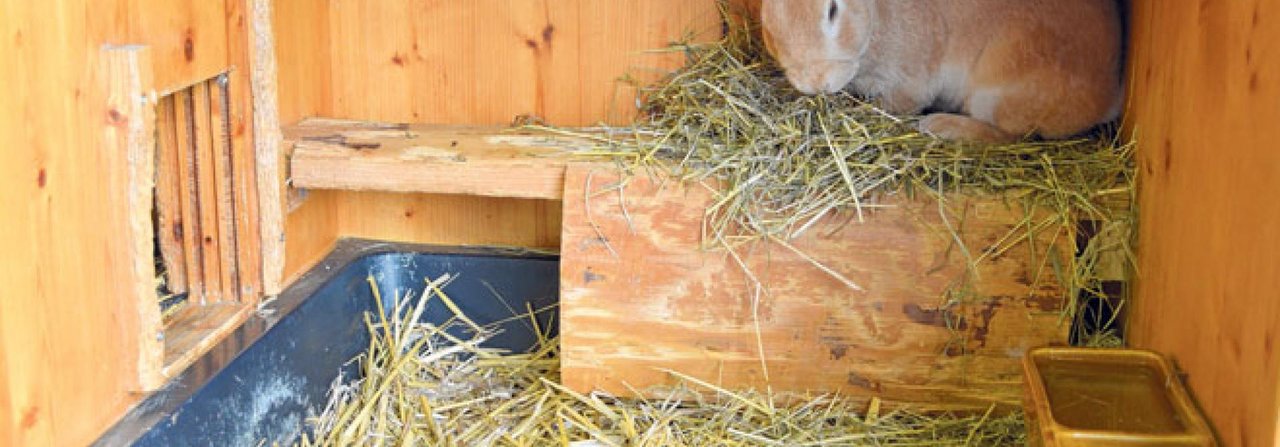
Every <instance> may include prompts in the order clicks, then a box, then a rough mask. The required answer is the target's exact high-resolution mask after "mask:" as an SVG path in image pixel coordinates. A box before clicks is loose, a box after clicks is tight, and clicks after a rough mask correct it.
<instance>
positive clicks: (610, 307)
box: [560, 165, 1070, 408]
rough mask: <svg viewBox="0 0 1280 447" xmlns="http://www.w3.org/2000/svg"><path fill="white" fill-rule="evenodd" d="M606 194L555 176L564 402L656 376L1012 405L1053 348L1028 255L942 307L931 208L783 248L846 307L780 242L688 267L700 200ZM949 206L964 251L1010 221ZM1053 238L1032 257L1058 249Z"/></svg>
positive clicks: (653, 190)
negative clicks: (1028, 370)
mask: <svg viewBox="0 0 1280 447" xmlns="http://www.w3.org/2000/svg"><path fill="white" fill-rule="evenodd" d="M616 179H617V178H616V174H615V173H613V172H611V170H610V169H607V168H599V167H591V166H589V165H570V167H569V169H568V173H567V174H566V183H565V201H564V221H563V231H562V245H561V278H560V280H561V334H562V335H561V350H562V351H561V352H562V360H561V365H562V366H561V369H562V372H561V375H562V379H563V380H564V383H565V384H566V385H567V386H569V387H571V388H573V389H575V390H579V391H589V390H593V389H600V390H605V391H608V392H610V393H615V394H622V395H626V394H630V393H629V390H630V389H632V388H631V387H634V389H645V388H647V387H651V386H658V385H668V384H672V383H674V382H675V379H674V377H673V376H672V375H670V374H668V373H666V372H664V371H663V370H664V369H667V370H672V371H677V372H679V373H682V374H687V375H690V376H693V377H697V378H700V379H702V380H705V381H708V382H711V383H714V384H718V385H721V386H725V387H728V388H745V387H752V388H757V389H765V387H769V388H771V389H772V390H773V391H784V390H787V391H796V392H805V391H815V392H837V391H838V392H840V393H841V394H843V395H847V396H856V397H869V396H878V397H880V398H882V399H886V400H892V401H900V402H914V403H922V404H927V405H928V406H931V407H934V408H949V407H982V406H985V405H987V404H988V403H991V402H999V403H1003V404H1009V405H1014V404H1016V403H1017V401H1018V398H1019V392H1020V383H1021V376H1020V366H1019V357H1020V356H1021V354H1022V353H1023V352H1025V351H1026V350H1027V349H1029V348H1031V347H1035V346H1041V345H1048V344H1060V343H1065V341H1066V336H1067V329H1068V328H1067V326H1066V325H1064V324H1061V320H1060V317H1059V311H1060V309H1061V308H1062V306H1063V305H1064V303H1063V302H1062V296H1063V294H1062V292H1061V290H1060V288H1059V287H1058V282H1057V280H1056V279H1055V278H1054V276H1053V274H1052V272H1051V269H1048V268H1045V261H1044V260H1045V258H1044V257H1043V254H1042V256H1040V257H1038V258H1035V259H1034V260H1033V258H1032V257H1031V255H1030V253H1029V249H1027V248H1026V246H1022V247H1020V248H1014V249H1012V250H1009V251H1006V252H1004V253H1003V254H1001V255H999V256H995V257H992V258H991V259H989V260H988V261H986V262H983V263H981V264H980V267H979V268H978V270H977V273H978V279H977V280H976V283H975V290H977V291H978V292H980V293H981V294H982V295H983V296H982V297H962V298H961V299H962V302H961V303H958V304H957V303H953V304H947V303H946V300H945V299H944V298H943V293H944V292H945V291H947V290H948V289H949V288H950V287H951V286H952V285H954V284H956V283H957V281H958V280H960V279H961V278H963V277H964V276H965V272H966V270H965V268H964V265H965V262H966V261H965V259H964V258H963V255H962V254H961V251H960V250H958V249H956V248H955V247H954V246H952V243H951V241H952V238H951V233H949V232H948V231H947V225H948V224H947V223H945V222H943V221H942V219H941V217H940V216H941V214H940V210H939V207H938V204H937V203H936V202H935V201H931V200H928V199H922V200H909V199H905V198H884V199H882V201H883V203H885V204H888V205H892V207H889V208H885V209H879V210H876V211H874V212H872V213H870V214H869V215H868V216H867V219H866V221H865V222H863V223H857V222H853V223H848V224H847V225H844V224H845V223H846V222H848V217H849V216H843V217H840V218H833V219H830V220H828V221H826V222H824V223H822V224H819V225H818V226H816V227H814V228H812V229H810V230H808V231H807V232H806V234H805V235H804V236H803V237H801V238H799V239H797V240H795V241H793V242H792V243H791V244H790V245H791V247H792V248H795V249H797V250H799V251H800V252H802V253H804V255H803V256H807V257H810V258H812V259H815V260H817V261H819V262H821V263H822V264H823V265H825V266H826V267H827V268H829V269H830V270H831V271H834V272H836V273H838V274H840V275H842V276H843V277H844V278H845V279H848V280H851V281H853V282H854V283H856V284H857V285H859V286H860V287H861V289H863V290H862V291H856V290H853V289H852V288H850V287H849V286H847V285H846V284H845V283H843V282H842V281H840V280H838V279H836V277H835V276H833V275H831V274H828V273H826V272H824V271H823V270H821V269H819V268H816V267H815V266H814V265H813V264H812V263H811V262H809V261H807V260H806V259H805V258H804V257H802V255H799V254H797V252H796V251H793V250H792V249H791V248H788V247H786V246H782V245H779V244H774V243H759V244H755V245H750V246H740V247H738V248H737V249H736V250H735V252H734V253H733V254H729V253H726V252H724V251H702V250H701V247H702V245H701V244H702V242H703V241H702V240H700V237H701V236H700V235H701V234H702V231H701V218H702V215H703V212H704V211H705V209H706V207H707V205H708V204H709V203H711V194H710V190H708V189H706V187H704V186H702V185H691V186H689V187H683V186H679V185H675V184H666V185H665V186H660V185H659V184H658V183H655V182H653V181H650V180H649V179H647V178H641V177H637V178H632V179H631V180H629V183H628V184H627V185H626V187H625V189H624V191H625V194H622V195H620V194H618V193H617V192H616V191H614V190H610V189H609V187H610V186H611V184H612V183H614V182H615V181H616ZM948 200H949V201H948V204H947V209H948V211H947V212H948V219H949V220H948V221H949V222H951V225H957V226H959V228H958V229H959V231H960V232H961V234H963V235H964V240H965V241H966V244H967V245H968V246H969V247H974V250H975V251H976V250H981V249H985V248H986V247H988V246H991V245H992V244H995V243H996V241H998V240H1001V239H1002V238H1003V237H1004V236H1005V235H1007V234H1010V232H1011V231H1018V230H1015V229H1014V227H1015V225H1016V223H1017V222H1020V221H1022V217H1023V214H1022V212H1021V211H1020V209H1010V208H1009V207H1007V206H1006V205H1005V204H1004V203H1003V202H1002V201H1000V200H999V199H998V198H984V197H966V196H954V197H950V198H949V199H948ZM624 203H625V205H623V204H624ZM624 208H625V212H624ZM628 216H629V218H628ZM1054 236H1055V235H1053V234H1042V235H1040V236H1039V238H1041V241H1042V243H1043V244H1045V245H1042V247H1044V246H1047V245H1048V244H1050V243H1051V242H1053V241H1057V243H1056V245H1057V246H1061V245H1062V244H1066V243H1067V241H1068V240H1069V236H1070V235H1066V234H1058V235H1056V236H1057V238H1055V237H1054ZM735 257H736V259H735ZM739 259H740V260H741V264H740V263H739ZM743 265H745V266H747V269H743V268H742V266H743ZM747 271H749V272H750V275H751V276H752V277H755V278H758V279H759V284H761V285H762V288H760V289H757V288H756V287H755V286H754V285H753V284H754V282H753V281H751V280H749V279H748V276H747V274H746V273H745V272H747ZM762 358H763V359H764V362H763V363H764V366H762V362H761V359H762Z"/></svg>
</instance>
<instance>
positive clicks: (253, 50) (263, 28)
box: [248, 0, 285, 295]
mask: <svg viewBox="0 0 1280 447" xmlns="http://www.w3.org/2000/svg"><path fill="white" fill-rule="evenodd" d="M248 1H249V2H250V4H249V11H248V19H249V33H250V37H249V42H248V43H249V46H248V60H249V67H248V69H249V71H250V73H251V75H250V76H249V80H250V84H251V85H250V91H251V92H252V96H253V129H254V140H253V141H254V147H255V149H256V150H255V151H254V152H255V153H256V154H257V156H256V157H255V158H256V163H257V164H256V166H255V171H256V172H255V174H256V182H257V188H258V215H259V220H258V221H259V231H260V238H261V239H260V241H261V244H260V249H261V252H262V281H263V293H264V294H267V295H275V294H278V293H280V291H281V290H283V289H284V284H283V283H284V265H285V255H284V254H285V251H284V244H285V239H284V216H285V211H284V207H285V201H284V197H285V194H284V188H285V175H284V171H283V167H284V166H285V160H284V154H283V153H282V151H281V146H282V142H283V136H282V135H281V133H280V112H279V107H278V105H277V104H278V102H279V98H278V96H277V94H276V82H277V79H276V55H275V39H274V33H275V31H274V30H273V28H272V25H271V3H272V0H248Z"/></svg>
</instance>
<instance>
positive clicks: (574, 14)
mask: <svg viewBox="0 0 1280 447" xmlns="http://www.w3.org/2000/svg"><path fill="white" fill-rule="evenodd" d="M330 6H331V9H330V11H329V21H330V24H331V28H330V33H331V34H330V40H329V42H330V55H331V57H332V64H331V65H330V67H331V76H332V86H333V90H332V92H333V112H334V113H335V116H337V117H342V118H356V119H365V120H375V121H391V122H429V123H442V124H503V123H507V122H510V121H511V119H512V118H513V117H515V116H517V115H523V114H530V115H536V116H541V117H544V118H546V119H548V120H549V121H552V122H555V123H559V124H587V123H594V122H598V121H600V120H602V119H604V118H606V117H607V116H608V114H607V113H606V111H607V107H608V106H609V105H610V104H611V103H614V101H613V97H614V93H615V86H616V84H617V83H616V79H617V78H619V77H621V76H622V75H624V74H626V73H627V72H628V71H629V70H632V69H634V71H635V72H636V73H641V72H648V73H654V72H659V71H661V70H663V69H670V68H672V67H675V66H678V65H679V64H681V63H683V55H681V54H678V53H665V54H659V53H646V50H653V49H660V48H663V47H664V46H665V45H667V44H668V43H670V42H673V41H677V40H679V39H680V38H681V37H682V36H684V35H685V34H701V35H703V36H714V35H715V34H717V33H718V32H719V30H720V27H719V25H718V23H719V22H718V17H717V15H716V14H717V13H716V9H715V4H714V2H710V1H695V2H689V1H671V0H667V1H639V0H628V1H618V2H599V1H583V0H572V1H549V0H538V1H512V0H484V1H475V2H461V3H459V2H439V1H427V0H413V1H406V2H382V1H370V0H365V1H342V2H331V3H330ZM650 77H651V76H650ZM628 93H630V91H629V90H624V91H621V92H619V94H620V96H619V97H618V98H617V101H616V104H617V105H618V111H619V112H621V113H620V114H619V115H618V116H617V117H618V118H619V119H624V120H625V119H626V117H627V116H629V114H628V113H626V112H627V110H628V109H629V108H633V106H632V105H633V101H632V99H633V98H632V97H630V96H626V95H627V94H628Z"/></svg>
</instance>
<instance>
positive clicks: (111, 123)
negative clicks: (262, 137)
mask: <svg viewBox="0 0 1280 447" xmlns="http://www.w3.org/2000/svg"><path fill="white" fill-rule="evenodd" d="M102 51H103V55H102V61H103V62H102V63H103V68H104V71H105V72H106V74H107V107H108V110H109V112H108V118H109V119H108V120H107V122H106V126H105V127H104V128H103V129H104V131H105V132H106V136H105V138H104V141H105V143H106V145H107V147H105V148H104V150H105V151H106V153H107V157H108V159H111V160H116V161H118V162H117V163H112V164H110V165H109V166H104V167H103V168H104V169H109V176H108V177H109V179H110V188H111V192H112V194H111V197H112V201H113V202H114V203H115V206H116V207H117V209H123V210H124V212H123V213H122V214H123V216H120V217H121V218H122V219H124V220H127V222H129V225H128V227H127V228H128V231H127V233H125V234H120V235H117V237H120V238H123V239H126V240H127V241H128V244H126V246H128V247H130V248H131V249H130V250H129V251H127V252H113V255H116V256H119V255H123V258H113V259H109V260H108V262H113V263H120V264H124V265H130V266H132V268H131V269H130V273H131V275H130V276H129V277H128V278H127V279H126V284H127V285H128V288H129V290H130V291H131V292H132V293H131V295H133V296H134V297H135V299H134V300H133V301H132V302H123V303H121V307H122V308H121V309H120V312H119V314H120V315H121V316H122V318H120V319H119V320H118V321H119V322H120V323H121V324H125V325H129V326H132V327H130V328H127V330H125V331H124V332H125V333H130V334H134V336H135V337H137V338H136V349H137V353H138V354H137V355H138V360H137V368H138V390H139V391H149V390H153V389H156V388H158V387H159V386H160V385H161V384H162V383H163V376H162V374H161V373H160V370H159V367H160V364H161V361H162V360H163V357H162V355H163V346H162V343H161V341H160V339H159V333H160V306H159V305H158V304H157V303H156V289H155V278H156V271H155V264H154V262H153V261H154V260H155V258H154V256H153V253H154V251H153V247H154V246H153V245H152V244H153V243H154V239H153V237H154V233H153V231H154V230H153V224H152V220H151V211H152V209H153V208H152V203H153V202H152V199H153V197H154V196H153V193H152V188H153V187H154V185H155V183H154V182H155V143H156V140H155V118H156V117H155V102H154V101H155V98H153V97H151V96H150V95H151V94H152V92H153V90H152V83H151V53H150V51H149V50H148V49H147V47H144V46H136V45H135V46H109V47H104V48H103V50H102Z"/></svg>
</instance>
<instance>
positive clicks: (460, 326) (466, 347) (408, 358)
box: [301, 277, 1026, 447]
mask: <svg viewBox="0 0 1280 447" xmlns="http://www.w3.org/2000/svg"><path fill="white" fill-rule="evenodd" d="M369 281H370V284H371V285H372V283H373V279H372V278H370V279H369ZM447 281H448V279H447V277H446V278H440V279H437V280H435V281H431V282H429V283H428V285H427V286H426V287H425V288H424V291H423V293H421V294H418V295H416V298H415V297H410V296H406V297H404V298H401V299H400V300H398V304H397V305H396V306H395V307H394V308H393V309H389V310H380V315H378V316H366V322H367V324H368V327H369V333H370V335H371V336H372V342H371V343H370V346H369V350H368V351H367V352H366V353H364V354H363V355H362V356H361V357H360V358H359V359H358V361H359V364H360V374H361V376H360V377H359V378H358V380H356V381H353V382H350V383H337V384H335V386H334V388H333V390H332V391H331V398H330V401H329V404H328V406H327V407H326V408H325V410H324V411H323V413H322V414H321V415H320V416H319V417H317V418H315V419H313V420H311V421H310V428H311V429H312V430H313V435H312V436H310V437H308V438H307V439H304V440H303V441H302V442H301V445H304V446H309V445H354V444H359V445H389V446H400V445H405V446H407V445H450V446H452V445H458V446H463V445H477V446H479V445H485V446H489V445H492V446H525V445H561V446H583V447H585V446H655V447H656V446H709V445H716V446H721V445H725V446H732V445H743V446H782V445H785V446H831V445H841V446H857V445H868V446H873V445H874V446H908V445H910V446H952V445H1021V444H1023V443H1024V440H1025V436H1026V435H1025V429H1024V428H1023V426H1022V417H1021V415H1020V414H1010V415H1002V416H997V415H994V414H991V413H990V412H988V413H986V414H973V415H949V414H934V415H923V414H916V413H912V412H909V411H904V410H896V411H886V412H883V414H880V413H881V412H880V411H879V410H878V409H875V408H873V409H872V410H871V411H865V410H867V407H866V406H865V405H858V404H855V403H854V402H852V401H848V400H844V399H841V398H839V397H835V396H791V397H795V398H797V399H798V400H800V401H801V402H803V403H801V404H798V405H791V406H785V407H784V406H781V405H777V404H775V402H777V401H771V400H770V399H768V398H766V397H764V396H763V395H761V394H759V393H734V392H731V391H728V390H723V389H719V388H716V387H715V386H714V385H712V384H708V383H704V382H699V381H697V380H694V379H691V378H687V377H681V376H678V375H677V377H680V378H682V379H683V383H684V384H683V385H682V386H681V387H678V388H677V389H674V390H672V391H671V392H670V394H669V397H668V398H665V399H655V400H624V399H618V398H614V397H611V396H608V395H603V394H597V393H593V394H590V395H583V394H579V393H575V392H573V391H570V390H568V389H565V388H563V387H561V386H560V385H559V384H558V383H557V382H558V380H559V361H558V360H557V358H556V355H557V352H558V341H557V340H556V339H555V338H553V337H550V336H548V335H547V334H548V333H549V331H548V330H547V329H546V328H543V327H539V329H540V330H539V332H541V333H542V336H541V337H540V339H539V340H538V343H537V345H536V346H535V347H534V349H532V350H531V351H530V352H529V353H523V354H510V353H503V352H497V351H494V350H492V349H486V348H483V347H481V344H482V343H483V342H484V340H485V339H486V338H487V337H489V336H492V335H493V333H494V331H495V330H496V325H484V326H480V325H476V324H475V323H474V322H473V321H471V320H470V319H468V318H467V317H466V316H465V315H462V314H460V313H457V307H456V306H453V305H451V303H452V300H451V299H450V298H449V296H448V295H446V294H445V292H444V291H443V290H444V288H445V287H444V284H445V283H447ZM373 290H374V293H375V294H377V290H378V289H377V287H376V286H373ZM379 300H380V298H379ZM431 300H442V301H444V303H445V304H446V306H447V307H449V308H450V309H454V317H453V318H452V319H451V320H450V321H448V322H445V323H443V324H441V325H432V324H428V323H421V322H417V321H418V317H419V316H420V315H421V314H422V312H423V309H424V308H425V307H426V304H427V303H428V302H429V301H431ZM527 312H528V313H526V314H524V315H520V316H517V317H513V318H523V319H527V320H528V321H530V322H532V323H533V324H534V325H535V327H538V326H536V325H537V324H538V323H537V322H538V321H539V320H538V319H537V318H534V317H535V316H536V315H537V314H539V313H541V312H554V309H542V310H534V309H529V310H528V311H527ZM458 330H461V331H460V332H458ZM446 331H450V332H453V333H454V334H457V333H465V334H467V335H466V336H465V337H459V336H457V335H450V333H449V332H446ZM673 374H676V373H673ZM689 391H699V392H702V393H705V395H706V396H712V397H698V396H699V394H698V393H692V392H689ZM782 398H787V396H782V397H779V399H782ZM875 406H876V404H874V403H873V404H872V407H875Z"/></svg>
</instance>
